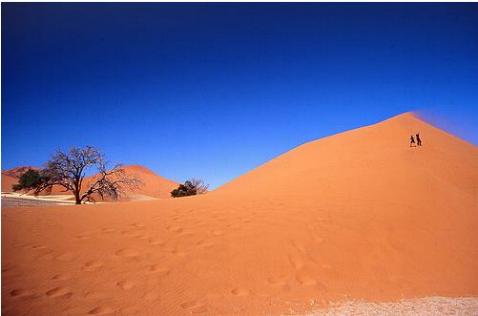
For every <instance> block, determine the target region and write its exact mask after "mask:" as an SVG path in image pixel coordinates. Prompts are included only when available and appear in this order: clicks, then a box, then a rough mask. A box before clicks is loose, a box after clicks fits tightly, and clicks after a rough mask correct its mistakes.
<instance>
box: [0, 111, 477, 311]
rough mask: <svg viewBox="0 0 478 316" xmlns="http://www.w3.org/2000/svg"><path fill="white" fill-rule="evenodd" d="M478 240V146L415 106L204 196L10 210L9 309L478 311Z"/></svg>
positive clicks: (5, 232) (5, 227)
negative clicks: (415, 141)
mask: <svg viewBox="0 0 478 316" xmlns="http://www.w3.org/2000/svg"><path fill="white" fill-rule="evenodd" d="M416 132H420V135H421V137H422V140H423V146H421V147H409V143H408V142H409V137H410V135H411V134H415V133H416ZM477 242H478V148H477V147H476V146H474V145H471V144H469V143H466V142H465V141H462V140H460V139H458V138H456V137H454V136H452V135H450V134H448V133H446V132H444V131H442V130H440V129H438V128H435V127H433V126H431V125H429V124H428V123H425V122H424V121H422V120H421V119H419V118H417V117H416V116H415V115H413V114H410V113H406V114H403V115H399V116H396V117H393V118H391V119H389V120H386V121H383V122H380V123H378V124H375V125H371V126H367V127H363V128H359V129H355V130H352V131H348V132H344V133H341V134H337V135H334V136H330V137H326V138H322V139H319V140H316V141H312V142H309V143H306V144H303V145H301V146H299V147H296V148H295V149H293V150H291V151H289V152H287V153H284V154H283V155H280V156H279V157H277V158H275V159H273V160H271V161H269V162H267V163H265V164H263V165H262V166H259V167H258V168H256V169H254V170H252V171H250V172H248V173H246V174H244V175H243V176H240V177H239V178H237V179H235V180H233V181H231V182H230V183H227V184H225V185H224V186H222V187H220V188H218V189H216V190H214V191H212V192H209V193H207V194H205V195H201V196H194V197H186V198H178V199H170V198H164V197H163V198H158V199H156V200H150V201H147V200H145V201H130V202H118V203H104V204H98V205H81V206H41V207H13V208H5V207H2V314H3V315H88V314H98V315H100V314H101V315H103V314H111V315H191V314H193V315H322V314H326V315H327V314H330V315H344V314H346V315H355V314H359V315H400V314H402V315H437V314H438V315H440V314H448V315H457V314H458V315H477V314H478V300H477V297H478V269H477V267H478V246H477Z"/></svg>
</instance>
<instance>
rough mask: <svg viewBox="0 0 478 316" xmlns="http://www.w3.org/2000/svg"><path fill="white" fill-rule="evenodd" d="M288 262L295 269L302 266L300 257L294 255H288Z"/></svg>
mask: <svg viewBox="0 0 478 316" xmlns="http://www.w3.org/2000/svg"><path fill="white" fill-rule="evenodd" d="M289 262H290V264H291V265H292V266H293V267H294V269H296V270H299V269H302V267H303V266H304V262H303V261H302V259H301V258H300V257H299V256H296V255H289Z"/></svg>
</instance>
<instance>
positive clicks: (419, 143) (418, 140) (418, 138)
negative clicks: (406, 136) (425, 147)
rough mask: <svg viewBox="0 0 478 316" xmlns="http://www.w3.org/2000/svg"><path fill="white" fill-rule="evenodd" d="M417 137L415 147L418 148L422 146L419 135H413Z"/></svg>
mask: <svg viewBox="0 0 478 316" xmlns="http://www.w3.org/2000/svg"><path fill="white" fill-rule="evenodd" d="M415 136H416V137H417V145H418V146H421V145H422V140H421V139H420V133H417V135H415Z"/></svg>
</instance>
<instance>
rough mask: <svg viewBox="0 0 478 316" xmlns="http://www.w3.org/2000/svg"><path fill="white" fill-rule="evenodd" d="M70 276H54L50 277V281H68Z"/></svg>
mask: <svg viewBox="0 0 478 316" xmlns="http://www.w3.org/2000/svg"><path fill="white" fill-rule="evenodd" d="M70 278H71V276H70V275H69V274H62V273H60V274H55V275H54V276H52V277H51V280H57V281H65V280H69V279H70Z"/></svg>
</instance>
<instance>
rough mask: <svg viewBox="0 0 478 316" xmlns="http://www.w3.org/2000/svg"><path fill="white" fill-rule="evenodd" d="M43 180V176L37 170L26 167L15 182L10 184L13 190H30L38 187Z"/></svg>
mask: <svg viewBox="0 0 478 316" xmlns="http://www.w3.org/2000/svg"><path fill="white" fill-rule="evenodd" d="M42 181H43V177H42V175H41V174H40V172H39V171H38V170H33V169H28V170H27V171H25V172H24V173H23V174H22V175H21V176H20V179H19V180H18V183H17V184H14V185H13V186H12V189H13V191H21V190H32V189H34V188H36V187H38V186H39V185H40V184H41V183H42Z"/></svg>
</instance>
